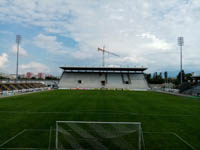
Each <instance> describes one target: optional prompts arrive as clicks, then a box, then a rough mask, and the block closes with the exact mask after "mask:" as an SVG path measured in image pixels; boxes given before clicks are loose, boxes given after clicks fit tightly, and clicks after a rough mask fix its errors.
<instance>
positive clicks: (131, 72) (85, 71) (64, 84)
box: [59, 67, 149, 90]
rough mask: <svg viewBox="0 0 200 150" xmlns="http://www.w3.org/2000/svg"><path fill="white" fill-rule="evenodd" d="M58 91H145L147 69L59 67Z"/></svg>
mask: <svg viewBox="0 0 200 150" xmlns="http://www.w3.org/2000/svg"><path fill="white" fill-rule="evenodd" d="M60 68H61V69H63V73H62V76H61V78H60V81H59V88H60V89H129V90H147V89H149V87H148V83H147V81H146V79H145V77H144V73H143V72H144V71H145V70H146V69H147V68H114V67H60Z"/></svg>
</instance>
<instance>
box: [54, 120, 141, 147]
mask: <svg viewBox="0 0 200 150" xmlns="http://www.w3.org/2000/svg"><path fill="white" fill-rule="evenodd" d="M59 123H71V124H124V125H138V148H139V150H142V139H143V135H142V127H141V122H95V121H56V150H58V149H59V148H58V124H59Z"/></svg>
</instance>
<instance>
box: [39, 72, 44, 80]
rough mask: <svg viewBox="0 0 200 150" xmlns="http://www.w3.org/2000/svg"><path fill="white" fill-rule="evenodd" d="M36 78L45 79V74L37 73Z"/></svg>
mask: <svg viewBox="0 0 200 150" xmlns="http://www.w3.org/2000/svg"><path fill="white" fill-rule="evenodd" d="M37 78H38V79H45V74H44V73H38V75H37Z"/></svg>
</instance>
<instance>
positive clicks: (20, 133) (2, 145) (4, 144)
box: [0, 129, 26, 147]
mask: <svg viewBox="0 0 200 150" xmlns="http://www.w3.org/2000/svg"><path fill="white" fill-rule="evenodd" d="M25 131H26V129H24V130H22V131H21V132H19V133H17V134H16V135H15V136H13V137H11V138H10V139H8V140H6V141H5V142H4V143H2V144H1V145H0V147H2V146H4V145H5V144H7V143H8V142H10V141H12V140H13V139H15V138H16V137H17V136H19V135H21V134H23V133H24V132H25Z"/></svg>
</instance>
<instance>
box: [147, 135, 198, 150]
mask: <svg viewBox="0 0 200 150" xmlns="http://www.w3.org/2000/svg"><path fill="white" fill-rule="evenodd" d="M143 133H148V134H171V135H174V136H176V137H177V138H178V139H179V140H180V141H182V142H183V143H184V144H186V145H187V146H188V147H190V148H191V149H192V150H197V149H196V148H195V147H194V146H192V145H191V144H190V143H189V142H187V141H186V140H184V139H183V138H182V137H180V136H179V135H178V134H177V133H175V132H143Z"/></svg>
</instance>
